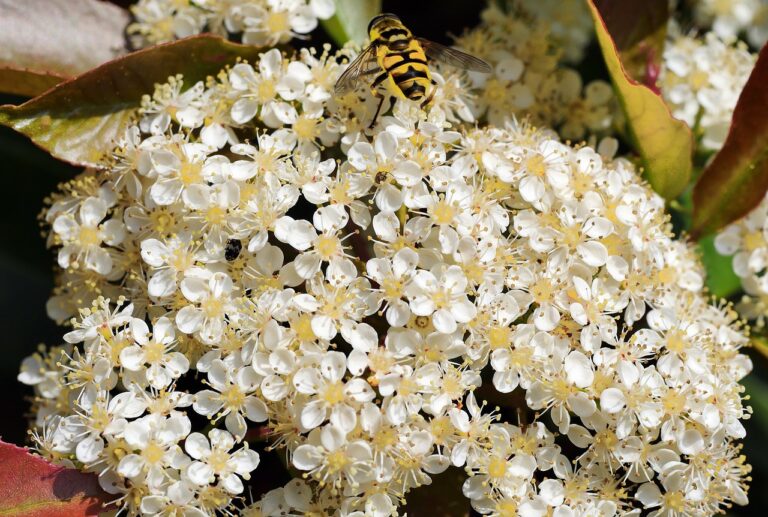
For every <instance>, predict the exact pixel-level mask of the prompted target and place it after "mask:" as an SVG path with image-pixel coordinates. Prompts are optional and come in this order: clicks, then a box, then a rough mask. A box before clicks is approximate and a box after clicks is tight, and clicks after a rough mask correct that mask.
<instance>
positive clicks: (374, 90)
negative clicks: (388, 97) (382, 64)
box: [368, 72, 389, 129]
mask: <svg viewBox="0 0 768 517" xmlns="http://www.w3.org/2000/svg"><path fill="white" fill-rule="evenodd" d="M387 77H389V74H387V73H386V72H382V73H381V74H380V75H378V76H377V77H376V79H374V81H373V83H372V84H371V95H373V96H374V97H376V98H377V99H379V105H378V107H377V108H376V114H375V115H374V116H373V120H371V125H369V126H368V129H373V126H375V125H376V119H378V118H379V112H380V111H381V105H382V104H384V95H382V94H381V93H379V91H378V90H377V88H378V86H379V85H380V84H381V83H383V82H384V80H385V79H386V78H387Z"/></svg>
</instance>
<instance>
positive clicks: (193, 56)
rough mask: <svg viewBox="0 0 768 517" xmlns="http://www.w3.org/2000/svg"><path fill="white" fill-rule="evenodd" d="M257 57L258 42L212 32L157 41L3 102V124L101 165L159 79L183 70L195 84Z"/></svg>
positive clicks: (79, 160) (62, 153) (65, 154)
mask: <svg viewBox="0 0 768 517" xmlns="http://www.w3.org/2000/svg"><path fill="white" fill-rule="evenodd" d="M258 57H259V48H258V47H253V46H246V45H239V44H237V43H230V42H228V41H226V40H224V39H222V38H220V37H218V36H212V35H200V36H193V37H191V38H187V39H183V40H179V41H175V42H173V43H168V44H165V45H157V46H155V47H151V48H148V49H145V50H140V51H138V52H134V53H132V54H128V55H126V56H123V57H120V58H118V59H115V60H114V61H110V62H109V63H105V64H103V65H101V66H99V67H98V68H95V69H93V70H91V71H89V72H86V73H84V74H83V75H81V76H79V77H76V78H74V79H72V80H70V81H67V82H64V83H61V84H59V85H57V86H56V87H55V88H53V89H52V90H49V91H48V92H46V93H45V94H43V95H41V96H39V97H36V98H34V99H32V100H30V101H28V102H25V103H24V104H22V105H20V106H10V105H5V106H0V124H4V125H6V126H9V127H12V128H13V129H15V130H16V131H18V132H20V133H23V134H25V135H27V136H28V137H30V138H31V139H32V141H33V142H35V143H36V144H37V145H38V146H40V147H42V148H43V149H45V150H46V151H48V152H49V153H50V154H52V155H53V156H55V157H56V158H59V159H61V160H64V161H68V162H70V163H73V164H76V165H85V166H98V162H99V159H100V158H101V157H102V156H103V154H104V153H106V152H108V151H109V150H110V149H111V148H112V146H113V143H114V141H115V139H116V138H118V137H119V136H120V135H121V134H122V132H123V131H124V130H125V127H126V126H127V124H128V123H129V121H131V119H132V118H134V117H135V115H136V108H137V107H138V106H139V105H140V103H141V97H142V95H144V94H151V93H152V91H153V89H154V85H155V83H158V82H164V81H166V80H167V79H168V77H169V76H171V75H175V74H183V76H184V84H185V86H191V85H192V84H194V83H195V82H197V81H200V80H204V79H205V78H206V77H208V76H210V75H212V74H216V73H217V72H218V71H219V70H221V69H222V68H224V66H226V65H229V64H232V63H234V62H235V61H236V60H237V59H238V58H243V59H246V60H251V61H254V60H258Z"/></svg>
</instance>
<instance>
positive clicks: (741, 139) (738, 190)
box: [691, 46, 768, 237]
mask: <svg viewBox="0 0 768 517" xmlns="http://www.w3.org/2000/svg"><path fill="white" fill-rule="evenodd" d="M766 85H768V46H765V47H763V50H762V51H761V52H760V55H759V56H758V58H757V63H756V64H755V68H754V69H753V70H752V74H751V75H750V76H749V79H748V80H747V84H746V85H745V86H744V90H742V92H741V95H740V96H739V101H738V102H737V103H736V108H735V109H734V111H733V120H732V121H731V129H730V131H729V132H728V137H727V138H726V140H725V144H724V145H723V148H722V149H720V152H718V153H717V155H715V157H714V159H713V160H712V162H711V163H710V164H709V165H708V166H707V168H706V169H705V170H704V172H703V173H702V175H701V177H700V178H699V181H698V182H697V183H696V186H695V187H694V190H693V227H692V229H691V233H692V234H693V235H694V236H695V237H698V236H701V235H706V234H708V233H712V232H716V231H717V230H719V229H721V228H723V227H724V226H726V225H727V224H729V223H731V222H733V221H735V220H736V219H738V218H740V217H742V216H744V215H746V214H747V213H749V212H750V211H751V210H752V209H753V208H755V207H756V206H757V205H758V204H759V203H760V201H761V200H762V199H763V196H765V192H766V190H768V87H766Z"/></svg>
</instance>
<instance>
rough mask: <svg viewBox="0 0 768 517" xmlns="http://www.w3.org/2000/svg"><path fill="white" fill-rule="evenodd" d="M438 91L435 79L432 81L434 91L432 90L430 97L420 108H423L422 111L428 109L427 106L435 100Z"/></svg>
mask: <svg viewBox="0 0 768 517" xmlns="http://www.w3.org/2000/svg"><path fill="white" fill-rule="evenodd" d="M436 91H437V83H436V82H435V81H434V79H433V80H432V89H431V91H430V92H429V96H427V98H426V99H424V101H423V102H422V103H421V105H420V108H421V109H424V108H426V107H427V106H429V103H430V102H432V99H434V98H435V92H436Z"/></svg>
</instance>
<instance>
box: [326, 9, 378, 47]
mask: <svg viewBox="0 0 768 517" xmlns="http://www.w3.org/2000/svg"><path fill="white" fill-rule="evenodd" d="M334 1H335V3H336V14H335V15H334V16H333V17H332V18H330V19H328V20H323V22H322V23H323V27H324V28H325V30H326V32H327V33H328V35H329V36H330V37H331V38H332V39H333V41H335V42H336V44H337V45H338V46H340V47H341V46H342V45H344V44H345V43H346V42H347V41H354V42H356V43H361V44H362V43H364V42H365V40H366V39H367V38H368V23H369V22H370V21H371V18H373V17H374V16H376V15H377V14H379V13H380V12H381V0H334Z"/></svg>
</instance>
